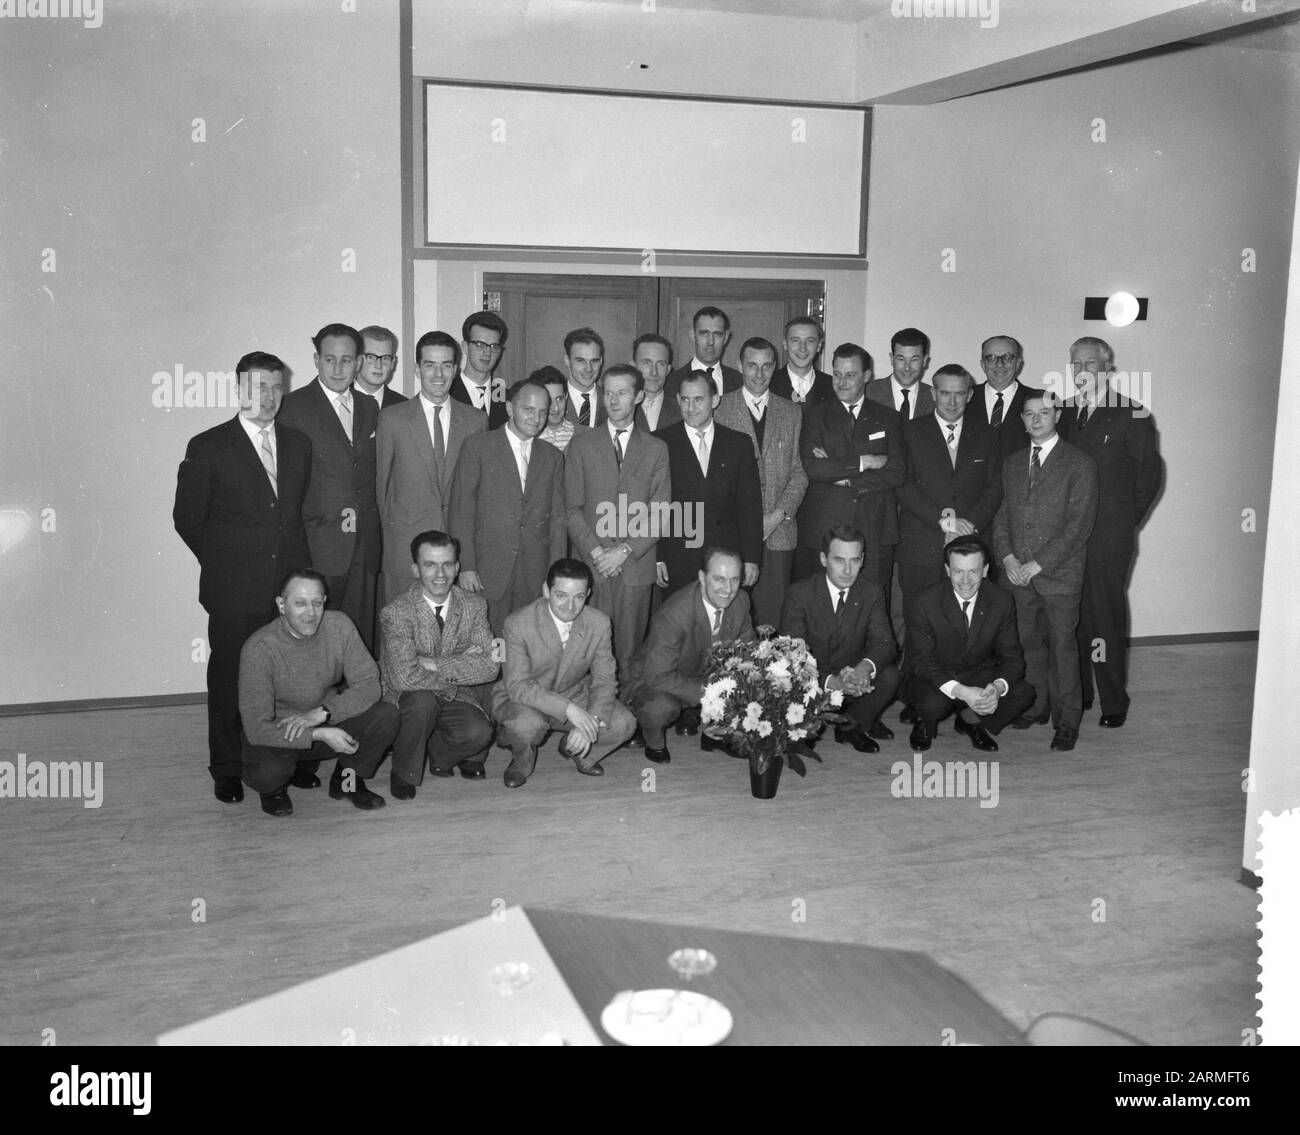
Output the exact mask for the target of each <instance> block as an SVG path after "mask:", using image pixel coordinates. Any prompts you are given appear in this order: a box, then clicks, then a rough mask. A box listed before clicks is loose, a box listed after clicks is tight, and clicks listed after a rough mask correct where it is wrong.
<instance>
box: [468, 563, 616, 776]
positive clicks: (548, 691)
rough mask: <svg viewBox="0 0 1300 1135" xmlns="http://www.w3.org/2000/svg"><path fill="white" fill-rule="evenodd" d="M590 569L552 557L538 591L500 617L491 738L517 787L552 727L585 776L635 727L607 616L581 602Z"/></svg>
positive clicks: (599, 772) (598, 773)
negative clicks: (502, 648) (501, 642)
mask: <svg viewBox="0 0 1300 1135" xmlns="http://www.w3.org/2000/svg"><path fill="white" fill-rule="evenodd" d="M592 582H593V580H592V574H591V568H589V567H588V566H587V565H586V564H585V563H583V562H582V561H581V560H573V559H560V560H556V561H555V563H553V564H551V567H550V570H549V571H547V573H546V583H545V585H544V586H543V587H542V598H540V599H538V600H536V601H535V602H533V603H530V604H529V605H528V606H527V607H521V608H520V609H519V610H518V611H516V612H514V614H512V615H509V616H507V618H506V628H505V630H506V635H505V638H506V658H505V665H504V666H503V667H502V676H501V681H500V683H499V684H498V685H497V687H496V689H495V690H494V691H493V692H492V715H493V717H495V718H496V721H497V743H498V744H500V745H502V746H503V747H505V748H508V749H509V750H510V753H511V757H512V759H511V761H510V764H509V766H508V767H507V768H506V771H505V773H504V775H503V777H502V779H503V780H504V781H505V785H506V787H507V788H520V787H522V786H523V785H524V783H525V782H526V781H527V780H528V778H529V777H530V776H532V775H533V769H534V768H535V767H536V765H537V750H538V747H539V746H540V745H541V744H542V742H543V741H545V740H546V738H547V735H548V734H549V733H550V732H551V731H552V730H553V729H558V730H561V731H563V732H564V733H565V734H566V736H565V737H564V739H563V740H562V741H561V742H560V752H561V753H562V754H563V755H564V756H566V757H567V758H568V759H569V760H571V761H573V762H574V764H576V765H577V766H578V771H579V772H580V773H583V774H584V775H586V776H603V775H604V774H605V770H604V769H603V768H601V767H600V762H601V761H603V760H604V759H605V758H606V757H607V756H609V754H610V753H612V752H613V751H614V750H615V749H617V748H619V746H621V745H623V744H624V743H625V742H626V741H627V739H628V738H629V737H631V736H632V733H633V731H634V730H635V729H636V720H635V719H634V718H633V717H632V714H631V712H630V711H629V710H628V708H627V706H625V705H624V704H623V703H622V702H621V701H619V700H618V698H617V697H616V696H615V695H616V694H617V693H618V678H617V674H616V668H615V664H614V650H613V647H612V646H611V644H610V621H609V616H608V615H605V614H602V613H601V612H600V611H597V610H596V609H595V608H593V607H588V606H587V599H588V597H589V596H590V595H591V589H592Z"/></svg>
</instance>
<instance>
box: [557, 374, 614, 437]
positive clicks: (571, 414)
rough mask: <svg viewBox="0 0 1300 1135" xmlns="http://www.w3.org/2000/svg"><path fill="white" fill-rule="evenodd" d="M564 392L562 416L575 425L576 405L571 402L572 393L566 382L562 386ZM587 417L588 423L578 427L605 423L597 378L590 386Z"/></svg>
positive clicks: (602, 393) (592, 426)
mask: <svg viewBox="0 0 1300 1135" xmlns="http://www.w3.org/2000/svg"><path fill="white" fill-rule="evenodd" d="M564 393H565V395H566V397H565V399H564V416H565V417H566V418H568V419H569V421H571V422H572V423H573V424H574V425H577V424H578V407H577V406H575V405H574V403H573V394H572V393H571V392H570V390H569V387H568V384H567V383H566V384H565V387H564ZM589 417H590V419H591V421H590V423H589V425H588V426H587V427H581V426H579V429H583V428H593V429H594V428H595V427H596V426H603V425H604V424H605V398H604V392H603V390H602V389H601V385H600V380H599V379H597V380H596V385H595V386H593V387H592V388H591V407H590V413H589Z"/></svg>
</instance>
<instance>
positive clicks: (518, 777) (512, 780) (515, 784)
mask: <svg viewBox="0 0 1300 1135" xmlns="http://www.w3.org/2000/svg"><path fill="white" fill-rule="evenodd" d="M501 779H502V780H503V781H504V782H505V786H506V787H507V788H523V786H524V785H525V784H527V783H528V777H526V776H524V774H523V773H522V772H518V771H517V770H515V769H512V768H508V769H506V771H505V772H504V773H503V774H502V776H501Z"/></svg>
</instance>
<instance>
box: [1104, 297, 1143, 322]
mask: <svg viewBox="0 0 1300 1135" xmlns="http://www.w3.org/2000/svg"><path fill="white" fill-rule="evenodd" d="M1137 317H1138V301H1137V296H1135V295H1134V294H1133V293H1132V292H1116V293H1115V294H1114V295H1113V296H1111V297H1110V299H1108V300H1107V301H1106V322H1107V323H1109V324H1110V325H1111V326H1112V327H1127V326H1128V325H1129V324H1130V323H1132V322H1133V320H1135V319H1136V318H1137Z"/></svg>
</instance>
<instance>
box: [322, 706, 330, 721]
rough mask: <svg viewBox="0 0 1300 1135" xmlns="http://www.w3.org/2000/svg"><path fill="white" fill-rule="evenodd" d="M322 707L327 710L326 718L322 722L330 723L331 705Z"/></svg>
mask: <svg viewBox="0 0 1300 1135" xmlns="http://www.w3.org/2000/svg"><path fill="white" fill-rule="evenodd" d="M321 709H323V710H324V711H325V720H324V721H322V722H321V724H322V725H328V724H329V723H330V707H329V706H327V705H322V706H321Z"/></svg>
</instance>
